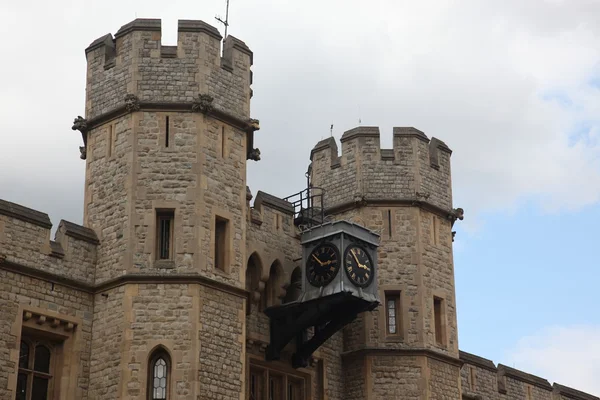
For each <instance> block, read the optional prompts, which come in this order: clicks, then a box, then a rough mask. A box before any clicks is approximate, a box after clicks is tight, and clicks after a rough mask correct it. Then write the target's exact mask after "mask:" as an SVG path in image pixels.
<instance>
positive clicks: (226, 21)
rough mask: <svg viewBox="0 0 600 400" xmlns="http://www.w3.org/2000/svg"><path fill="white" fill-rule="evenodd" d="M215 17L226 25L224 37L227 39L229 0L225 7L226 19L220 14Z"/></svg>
mask: <svg viewBox="0 0 600 400" xmlns="http://www.w3.org/2000/svg"><path fill="white" fill-rule="evenodd" d="M215 19H216V20H217V21H219V22H220V23H222V24H223V25H225V37H224V38H223V39H227V28H228V27H229V0H227V7H226V8H225V20H224V21H223V19H222V18H221V17H220V16H219V15H217V16H215Z"/></svg>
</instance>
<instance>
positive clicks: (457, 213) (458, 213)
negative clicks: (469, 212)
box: [448, 208, 465, 227]
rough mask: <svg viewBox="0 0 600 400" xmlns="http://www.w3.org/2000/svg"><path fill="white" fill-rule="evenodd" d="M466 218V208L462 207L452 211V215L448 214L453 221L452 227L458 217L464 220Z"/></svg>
mask: <svg viewBox="0 0 600 400" xmlns="http://www.w3.org/2000/svg"><path fill="white" fill-rule="evenodd" d="M464 218H465V210H463V209H462V208H454V209H452V211H451V212H450V215H448V219H449V220H450V221H451V223H452V227H453V226H454V223H455V222H456V220H457V219H459V220H461V221H462V220H463V219H464Z"/></svg>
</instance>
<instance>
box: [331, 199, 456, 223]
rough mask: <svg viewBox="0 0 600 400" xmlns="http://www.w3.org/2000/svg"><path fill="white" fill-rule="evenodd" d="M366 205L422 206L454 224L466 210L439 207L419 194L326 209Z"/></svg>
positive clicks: (353, 202) (353, 207)
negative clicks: (411, 196) (421, 197)
mask: <svg viewBox="0 0 600 400" xmlns="http://www.w3.org/2000/svg"><path fill="white" fill-rule="evenodd" d="M366 206H413V207H421V208H423V209H425V210H428V211H431V212H432V213H434V214H437V215H439V216H440V217H442V218H446V219H448V220H450V221H452V224H454V222H455V221H456V220H457V219H460V220H462V219H463V218H464V211H463V209H462V208H455V209H452V210H445V209H443V208H441V207H438V206H436V205H434V204H432V203H430V202H428V201H425V200H419V198H418V196H415V197H414V198H407V199H369V198H362V199H360V200H355V201H348V202H346V203H341V204H336V205H334V206H331V207H329V208H327V209H326V210H325V215H331V214H338V213H341V212H344V211H349V210H353V209H356V208H361V207H366Z"/></svg>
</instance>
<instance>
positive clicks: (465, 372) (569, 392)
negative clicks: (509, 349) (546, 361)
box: [460, 351, 600, 400]
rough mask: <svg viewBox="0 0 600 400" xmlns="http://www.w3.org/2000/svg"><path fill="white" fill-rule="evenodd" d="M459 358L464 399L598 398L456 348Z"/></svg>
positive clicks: (572, 399) (596, 399) (534, 399)
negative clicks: (461, 363)
mask: <svg viewBox="0 0 600 400" xmlns="http://www.w3.org/2000/svg"><path fill="white" fill-rule="evenodd" d="M460 359H461V361H463V363H464V364H463V366H462V369H461V387H462V393H463V398H464V399H482V400H517V399H518V400H522V399H526V400H562V399H569V400H598V399H600V398H599V397H596V396H593V395H590V394H588V393H584V392H581V391H579V390H575V389H572V388H570V387H567V386H563V385H560V384H558V383H554V384H553V385H551V384H550V382H548V381H547V380H546V379H544V378H540V377H538V376H535V375H532V374H529V373H527V372H523V371H520V370H517V369H514V368H511V367H508V366H506V365H502V364H499V365H498V366H496V365H495V364H494V363H493V362H492V361H491V360H488V359H485V358H482V357H479V356H476V355H474V354H470V353H467V352H464V351H461V352H460Z"/></svg>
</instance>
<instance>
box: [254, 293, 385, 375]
mask: <svg viewBox="0 0 600 400" xmlns="http://www.w3.org/2000/svg"><path fill="white" fill-rule="evenodd" d="M378 304H379V302H378V301H366V300H364V299H360V298H357V297H355V296H353V295H352V294H351V293H349V292H340V293H337V294H334V295H331V296H327V297H322V298H318V299H313V300H310V301H307V302H291V303H287V304H284V305H281V306H274V307H269V308H267V309H266V310H265V314H267V316H268V317H269V319H270V333H271V334H270V342H269V345H268V346H267V350H266V354H265V358H266V360H267V361H273V360H278V359H279V358H280V357H281V352H282V350H283V349H284V347H285V346H287V345H288V344H289V343H290V342H291V341H292V340H294V339H295V340H296V351H295V353H294V354H293V355H292V366H293V367H294V368H301V367H306V366H307V365H308V361H309V359H310V356H311V355H312V354H313V353H314V352H315V350H317V349H318V348H319V347H320V346H321V345H322V344H323V343H325V341H326V340H327V339H329V338H330V337H331V336H333V335H334V334H335V333H336V332H338V331H339V330H341V329H342V328H343V327H344V326H346V325H347V324H349V323H350V322H352V321H354V320H355V319H356V317H357V316H358V314H360V313H361V312H364V311H371V310H373V309H374V308H376V307H377V305H378ZM311 327H312V328H313V334H312V336H310V337H309V328H311Z"/></svg>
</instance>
